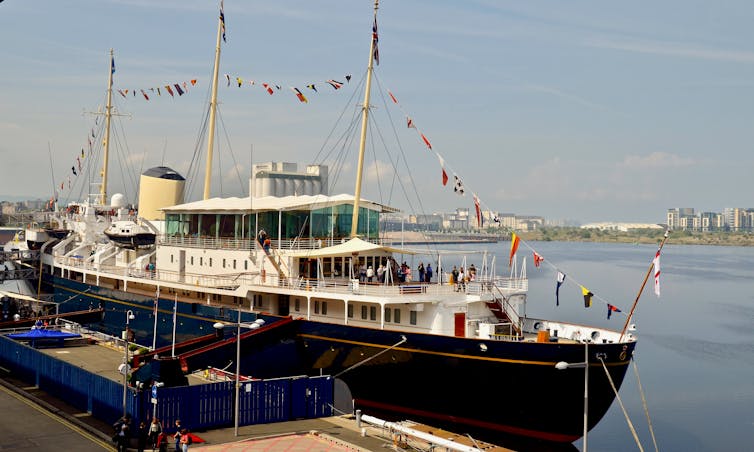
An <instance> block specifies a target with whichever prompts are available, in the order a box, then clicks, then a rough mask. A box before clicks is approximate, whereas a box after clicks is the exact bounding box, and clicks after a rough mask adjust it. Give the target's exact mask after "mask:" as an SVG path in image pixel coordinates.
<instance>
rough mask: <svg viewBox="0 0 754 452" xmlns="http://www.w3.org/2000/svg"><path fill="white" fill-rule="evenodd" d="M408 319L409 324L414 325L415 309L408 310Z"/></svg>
mask: <svg viewBox="0 0 754 452" xmlns="http://www.w3.org/2000/svg"><path fill="white" fill-rule="evenodd" d="M408 321H409V323H411V325H416V311H408Z"/></svg>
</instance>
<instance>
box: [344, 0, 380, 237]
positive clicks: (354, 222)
mask: <svg viewBox="0 0 754 452" xmlns="http://www.w3.org/2000/svg"><path fill="white" fill-rule="evenodd" d="M379 3H380V1H379V0H374V24H375V27H376V25H377V9H378V8H379ZM376 34H377V30H376V29H375V30H373V32H372V44H371V45H370V46H369V65H367V81H366V87H365V88H364V105H362V108H361V138H360V140H359V164H358V166H357V168H356V189H355V190H354V194H353V217H352V218H351V237H356V236H357V235H358V230H359V203H360V202H361V178H362V173H363V171H364V150H365V147H366V142H367V124H368V122H369V96H370V94H371V90H372V72H373V71H374V47H375V46H376V45H377V36H375V35H376Z"/></svg>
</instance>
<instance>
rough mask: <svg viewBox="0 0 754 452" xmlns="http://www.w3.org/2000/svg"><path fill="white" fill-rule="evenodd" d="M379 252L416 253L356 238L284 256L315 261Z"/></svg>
mask: <svg viewBox="0 0 754 452" xmlns="http://www.w3.org/2000/svg"><path fill="white" fill-rule="evenodd" d="M379 251H384V252H386V253H400V254H416V252H414V251H409V250H404V249H401V248H393V247H392V246H384V245H378V244H376V243H371V242H367V241H364V240H361V239H360V238H358V237H356V238H352V239H351V240H349V241H347V242H345V243H340V244H338V245H333V246H328V247H325V248H319V249H314V250H300V251H295V252H293V253H290V254H288V253H286V254H288V255H289V256H293V257H305V258H312V259H316V258H320V257H335V256H353V255H354V254H361V253H374V252H379Z"/></svg>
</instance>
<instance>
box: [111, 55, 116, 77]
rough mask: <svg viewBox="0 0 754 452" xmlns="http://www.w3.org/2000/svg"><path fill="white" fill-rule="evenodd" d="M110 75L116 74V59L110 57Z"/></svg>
mask: <svg viewBox="0 0 754 452" xmlns="http://www.w3.org/2000/svg"><path fill="white" fill-rule="evenodd" d="M110 73H111V74H115V57H110Z"/></svg>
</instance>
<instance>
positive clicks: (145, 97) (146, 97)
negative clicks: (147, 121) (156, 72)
mask: <svg viewBox="0 0 754 452" xmlns="http://www.w3.org/2000/svg"><path fill="white" fill-rule="evenodd" d="M141 95H142V96H144V99H146V100H149V96H147V93H145V92H144V90H141Z"/></svg>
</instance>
